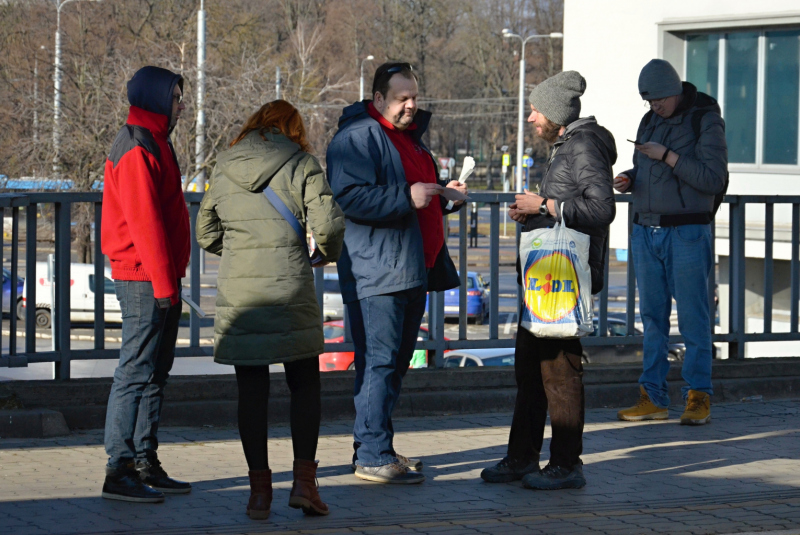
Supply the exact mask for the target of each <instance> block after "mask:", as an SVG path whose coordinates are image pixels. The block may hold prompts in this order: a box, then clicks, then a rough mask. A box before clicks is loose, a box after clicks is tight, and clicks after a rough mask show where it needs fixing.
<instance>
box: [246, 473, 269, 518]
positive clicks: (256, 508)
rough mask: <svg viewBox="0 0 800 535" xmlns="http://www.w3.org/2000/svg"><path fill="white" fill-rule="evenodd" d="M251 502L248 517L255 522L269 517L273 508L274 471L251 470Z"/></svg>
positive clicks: (248, 504) (248, 506) (248, 503)
mask: <svg viewBox="0 0 800 535" xmlns="http://www.w3.org/2000/svg"><path fill="white" fill-rule="evenodd" d="M248 475H249V476H250V501H249V502H247V516H249V517H250V518H252V519H253V520H264V519H266V518H267V517H269V512H270V508H271V507H272V470H270V469H266V470H250V472H248Z"/></svg>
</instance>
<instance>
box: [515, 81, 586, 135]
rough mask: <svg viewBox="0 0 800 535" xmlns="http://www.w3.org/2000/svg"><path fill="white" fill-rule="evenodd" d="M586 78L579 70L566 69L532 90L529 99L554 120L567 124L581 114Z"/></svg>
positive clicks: (559, 123) (534, 105)
mask: <svg viewBox="0 0 800 535" xmlns="http://www.w3.org/2000/svg"><path fill="white" fill-rule="evenodd" d="M584 91H586V80H585V79H584V78H583V76H581V73H579V72H578V71H564V72H560V73H558V74H556V75H555V76H551V77H550V78H548V79H547V80H545V81H544V82H542V83H541V84H539V85H537V86H536V87H534V88H533V91H531V94H530V96H529V97H528V100H529V101H530V102H531V104H533V107H534V108H536V110H537V111H539V112H541V113H542V114H543V115H544V116H545V117H547V118H548V119H550V120H551V121H552V122H554V123H556V124H558V125H561V126H567V125H568V124H570V123H571V122H573V121H575V120H576V119H578V117H580V115H581V95H583V92H584Z"/></svg>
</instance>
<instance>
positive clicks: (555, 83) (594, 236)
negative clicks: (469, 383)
mask: <svg viewBox="0 0 800 535" xmlns="http://www.w3.org/2000/svg"><path fill="white" fill-rule="evenodd" d="M585 90H586V80H584V78H583V76H581V75H580V73H578V72H576V71H566V72H562V73H559V74H557V75H555V76H553V77H551V78H548V79H547V80H545V81H544V82H542V83H541V84H539V85H538V86H536V87H535V88H534V89H533V91H532V92H531V94H530V97H529V100H530V104H531V114H530V116H529V117H528V122H529V123H531V124H532V125H533V127H534V129H535V131H536V134H537V135H538V136H539V137H540V138H542V139H544V140H545V141H547V142H548V143H552V144H553V148H552V150H551V152H550V158H549V160H548V162H547V166H546V169H547V171H546V173H545V176H544V178H543V180H542V185H541V188H540V193H541V195H536V194H533V193H530V192H528V191H526V192H525V193H522V194H519V195H517V197H516V202H515V203H514V204H512V205H511V206H510V209H509V212H508V213H509V216H510V217H511V218H512V219H513V220H515V221H517V222H518V223H521V224H523V226H524V228H523V231H526V232H527V231H531V230H534V229H540V228H550V227H553V226H554V225H555V223H556V216H557V214H558V215H559V216H560V217H563V220H564V223H565V224H566V226H567V227H569V228H571V229H574V230H577V231H578V232H582V233H584V234H587V235H589V237H590V247H589V267H590V268H591V272H592V293H593V294H595V293H597V292H599V291H600V290H602V288H603V271H604V268H605V251H606V246H607V241H608V226H609V225H610V224H611V222H612V221H613V220H614V216H615V215H616V207H615V204H614V191H613V189H612V177H613V172H612V169H611V166H612V165H613V164H614V162H615V161H616V159H617V149H616V145H615V143H614V137H613V136H612V135H611V132H609V131H608V130H606V129H605V128H603V127H602V126H600V125H599V124H597V121H596V120H595V119H594V117H586V118H583V119H581V118H579V116H580V111H581V100H580V98H581V96H582V95H583V93H584V91H585ZM562 203H563V210H562V209H561V206H562ZM517 273H518V277H519V274H520V273H521V269H520V261H519V258H517ZM518 283H520V284H521V277H520V278H518ZM520 316H521V314H520ZM582 354H583V348H582V346H581V342H580V339H579V338H541V337H536V336H534V335H533V334H531V333H530V332H529V331H527V330H526V329H524V328H522V327H520V328H519V329H518V331H517V344H516V350H515V362H514V373H515V376H516V381H517V400H516V405H515V407H514V416H513V419H512V422H511V432H510V436H509V439H508V453H507V455H506V457H505V458H503V459H502V460H501V461H500V462H499V463H497V464H496V465H494V466H491V467H489V468H486V469H485V470H483V472H481V478H483V480H484V481H487V482H489V483H506V482H511V481H516V480H520V479H521V480H522V483H523V485H524V486H525V487H527V488H532V489H542V490H553V489H565V488H581V487H583V486H584V485H586V480H585V478H584V476H583V467H582V462H581V459H580V456H581V453H582V452H583V422H584V391H583V379H582V376H583V366H582V364H581V355H582ZM548 410H549V412H550V424H551V427H552V431H553V438H552V440H551V441H550V461H549V463H548V464H547V466H546V467H545V468H544V469H542V470H539V453H540V451H541V448H542V441H543V437H544V427H545V421H546V420H547V413H548Z"/></svg>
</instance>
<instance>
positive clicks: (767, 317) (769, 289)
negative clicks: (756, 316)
mask: <svg viewBox="0 0 800 535" xmlns="http://www.w3.org/2000/svg"><path fill="white" fill-rule="evenodd" d="M774 223H775V205H774V204H772V203H771V202H768V203H767V204H766V205H765V206H764V332H765V333H771V332H772V293H773V285H772V270H773V239H774Z"/></svg>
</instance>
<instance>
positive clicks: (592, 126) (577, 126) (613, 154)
mask: <svg viewBox="0 0 800 535" xmlns="http://www.w3.org/2000/svg"><path fill="white" fill-rule="evenodd" d="M578 132H580V133H587V134H590V135H593V136H595V137H596V138H597V139H599V140H600V141H601V142H602V143H603V146H604V147H605V148H606V150H607V151H608V157H609V160H611V165H614V163H616V161H617V143H616V141H614V135H613V134H612V133H611V132H609V131H608V130H607V129H606V128H604V127H602V126H600V125H599V124H597V120H596V119H595V118H594V116H590V117H584V118H582V119H578V120H577V121H573V122H571V123H570V124H569V126H567V128H566V130H565V131H564V135H563V136H562V139H563V141H566V140H567V139H569V138H570V137H571V136H573V135H574V134H576V133H578Z"/></svg>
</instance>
